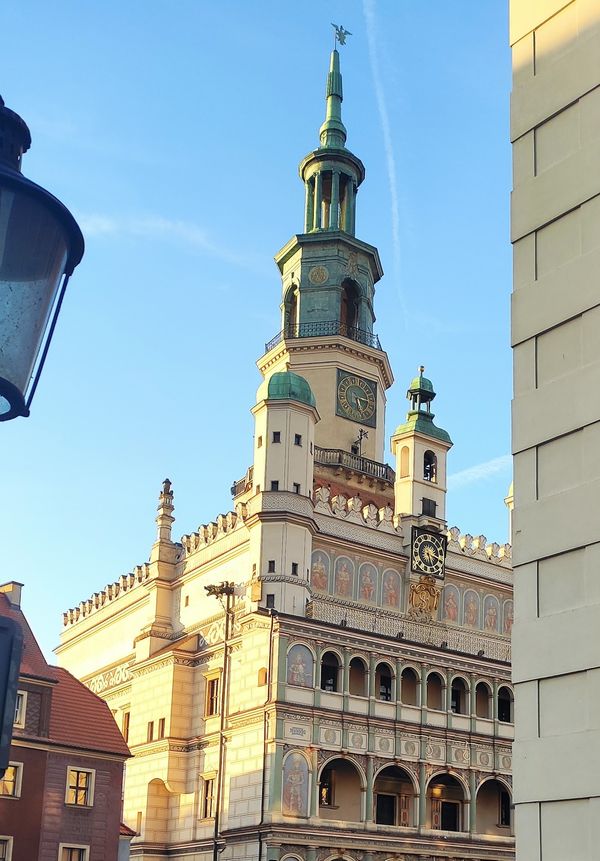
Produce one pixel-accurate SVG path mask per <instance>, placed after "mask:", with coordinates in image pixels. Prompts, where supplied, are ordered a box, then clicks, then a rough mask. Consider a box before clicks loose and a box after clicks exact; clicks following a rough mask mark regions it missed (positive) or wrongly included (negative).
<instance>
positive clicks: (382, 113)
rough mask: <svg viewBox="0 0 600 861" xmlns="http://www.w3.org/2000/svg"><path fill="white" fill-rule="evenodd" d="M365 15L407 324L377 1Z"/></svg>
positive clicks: (369, 1)
mask: <svg viewBox="0 0 600 861" xmlns="http://www.w3.org/2000/svg"><path fill="white" fill-rule="evenodd" d="M363 14H364V16H365V24H366V29H367V42H368V45H369V63H370V65H371V74H372V76H373V87H374V89H375V99H376V101H377V110H378V112H379V121H380V123H381V131H382V134H383V147H384V150H385V160H386V165H387V174H388V183H389V187H390V203H391V219H392V247H393V253H394V275H395V279H396V285H397V291H398V298H399V300H400V306H401V310H402V312H403V313H402V318H403V323H404V325H405V326H406V306H405V302H404V296H403V294H402V290H401V288H400V271H401V261H402V245H401V242H400V200H399V197H398V173H397V170H396V157H395V155H394V147H393V145H392V130H391V124H390V115H389V112H388V109H387V102H386V99H385V90H384V87H383V82H382V79H381V70H380V67H379V51H378V46H377V25H376V21H375V0H363Z"/></svg>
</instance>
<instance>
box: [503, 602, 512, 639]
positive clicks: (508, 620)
mask: <svg viewBox="0 0 600 861" xmlns="http://www.w3.org/2000/svg"><path fill="white" fill-rule="evenodd" d="M513 619H514V616H513V602H512V601H505V602H504V625H503V631H504V633H505V634H508V635H510V634H511V633H512V626H513Z"/></svg>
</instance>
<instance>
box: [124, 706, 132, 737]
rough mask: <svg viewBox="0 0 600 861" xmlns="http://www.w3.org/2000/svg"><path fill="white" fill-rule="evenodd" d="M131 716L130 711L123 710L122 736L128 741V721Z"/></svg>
mask: <svg viewBox="0 0 600 861" xmlns="http://www.w3.org/2000/svg"><path fill="white" fill-rule="evenodd" d="M130 718H131V713H130V712H123V730H122V732H123V738H124V739H125V741H129V721H130Z"/></svg>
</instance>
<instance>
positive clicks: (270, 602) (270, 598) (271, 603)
mask: <svg viewBox="0 0 600 861" xmlns="http://www.w3.org/2000/svg"><path fill="white" fill-rule="evenodd" d="M274 608H275V595H274V594H273V593H272V592H269V593H267V609H269V610H273V609H274Z"/></svg>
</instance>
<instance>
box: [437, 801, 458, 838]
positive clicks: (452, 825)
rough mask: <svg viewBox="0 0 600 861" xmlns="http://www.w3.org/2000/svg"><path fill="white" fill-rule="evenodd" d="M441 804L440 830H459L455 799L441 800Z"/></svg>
mask: <svg viewBox="0 0 600 861" xmlns="http://www.w3.org/2000/svg"><path fill="white" fill-rule="evenodd" d="M441 806H442V810H441V825H442V831H460V827H459V812H460V810H459V805H458V803H457V802H456V801H442V803H441Z"/></svg>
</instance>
